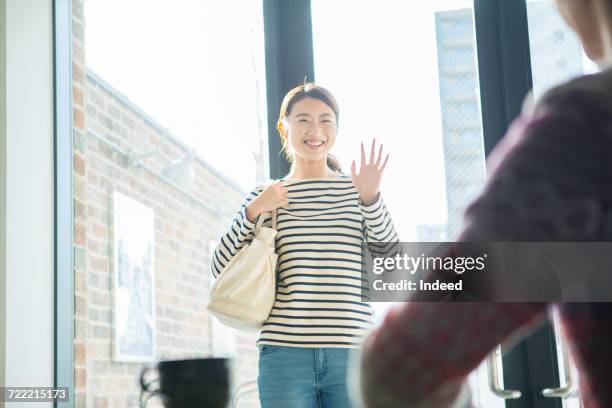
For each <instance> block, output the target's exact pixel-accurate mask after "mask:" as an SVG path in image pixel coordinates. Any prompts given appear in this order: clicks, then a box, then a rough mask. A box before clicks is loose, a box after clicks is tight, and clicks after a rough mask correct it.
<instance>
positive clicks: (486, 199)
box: [361, 70, 612, 408]
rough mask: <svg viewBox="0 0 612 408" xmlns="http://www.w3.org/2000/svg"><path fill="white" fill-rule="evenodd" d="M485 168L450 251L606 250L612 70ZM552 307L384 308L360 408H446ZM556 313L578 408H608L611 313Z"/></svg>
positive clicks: (554, 99) (568, 92)
mask: <svg viewBox="0 0 612 408" xmlns="http://www.w3.org/2000/svg"><path fill="white" fill-rule="evenodd" d="M487 165H488V170H489V174H490V177H489V179H488V181H487V184H486V186H485V188H484V191H483V192H482V194H481V195H480V196H479V197H478V198H477V199H476V200H475V201H474V202H473V203H472V204H471V205H470V206H469V208H468V209H467V212H466V216H465V226H464V228H463V232H462V233H461V234H460V236H459V238H458V241H478V242H501V241H546V242H553V241H572V242H573V241H612V214H611V209H612V70H609V71H606V72H603V73H599V74H596V75H591V76H585V77H582V78H579V79H577V80H574V81H572V82H569V83H567V84H565V85H563V86H560V87H557V88H555V89H553V90H552V91H550V92H548V93H547V94H546V95H545V96H544V97H543V98H542V100H541V101H540V102H539V103H538V104H537V106H536V108H535V109H534V110H532V111H529V112H523V113H522V114H521V116H520V117H519V118H518V119H516V120H515V121H514V122H513V124H512V126H511V127H510V129H509V131H508V134H507V135H506V136H505V137H504V139H503V140H502V141H501V142H500V144H499V145H498V146H497V147H496V149H495V150H494V152H493V153H492V155H491V157H490V158H489V160H488V162H487ZM548 306H549V305H547V304H545V303H496V304H492V303H421V302H413V303H406V304H402V305H401V306H400V307H397V308H395V309H392V310H391V311H390V312H389V314H388V315H387V316H386V318H385V320H384V322H383V324H382V325H381V326H379V327H378V328H377V329H376V330H375V331H374V332H373V333H372V334H371V335H370V336H368V337H367V338H366V339H365V342H364V345H363V350H362V351H363V354H362V358H361V365H362V367H361V368H362V370H361V386H362V390H363V393H364V399H365V402H366V405H367V406H368V407H377V406H385V407H390V406H419V404H423V405H422V406H445V405H446V404H448V403H449V402H450V401H452V400H453V399H454V396H455V395H456V393H457V392H458V389H459V388H460V386H461V384H462V383H463V381H464V380H465V378H466V376H467V375H468V374H469V373H470V371H472V370H473V369H474V368H476V367H477V366H478V365H479V364H480V363H481V361H482V360H483V359H484V358H485V357H486V355H487V354H488V353H489V352H491V351H492V350H493V348H494V347H495V346H496V345H497V344H499V343H501V342H504V341H508V339H509V338H511V339H514V340H516V339H518V338H520V337H522V336H524V335H526V334H527V333H528V332H529V330H530V328H531V327H533V326H534V325H536V324H538V323H541V321H542V319H544V318H546V310H547V308H548ZM556 306H557V307H558V308H559V311H560V315H561V318H562V329H563V334H564V336H565V337H566V339H567V341H568V344H569V347H570V351H571V353H572V355H573V357H574V358H575V360H576V362H577V365H578V368H579V371H580V380H581V381H580V392H581V395H582V398H583V400H584V404H585V407H588V408H601V407H612V375H611V374H610V372H609V370H610V367H612V303H563V304H558V305H556ZM383 394H384V397H382V395H383ZM383 401H384V402H383Z"/></svg>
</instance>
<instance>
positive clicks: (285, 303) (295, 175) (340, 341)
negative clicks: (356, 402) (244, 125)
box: [212, 83, 398, 408]
mask: <svg viewBox="0 0 612 408" xmlns="http://www.w3.org/2000/svg"><path fill="white" fill-rule="evenodd" d="M338 119H339V110H338V104H337V103H336V100H335V99H334V97H333V96H332V95H331V93H330V92H329V91H327V90H326V89H325V88H322V87H320V86H317V85H314V84H312V83H310V84H304V85H300V86H297V87H296V88H294V89H292V90H291V91H289V93H288V94H287V95H286V96H285V98H284V100H283V103H282V106H281V109H280V115H279V119H278V124H277V128H278V131H279V134H280V137H281V138H282V143H283V150H284V151H285V154H286V156H287V158H288V160H289V161H290V162H291V171H290V172H289V174H288V175H287V176H286V177H285V178H284V179H282V180H280V181H278V182H276V183H273V184H270V185H268V186H267V187H263V186H260V187H257V188H256V189H255V190H254V191H253V192H251V194H250V195H249V196H248V198H247V200H246V202H245V203H244V204H243V206H242V208H241V209H240V211H239V213H238V215H237V216H236V219H235V220H234V222H233V224H232V226H231V228H230V230H229V231H228V232H227V233H226V234H225V235H224V236H223V237H222V238H221V242H220V244H219V246H218V247H217V249H216V251H215V253H214V260H213V266H212V272H213V274H214V275H215V277H216V276H218V275H219V274H220V273H222V271H223V267H224V266H225V265H226V264H227V263H228V262H229V260H230V259H231V258H232V256H234V255H235V254H236V253H237V252H238V251H239V250H240V248H241V247H242V246H243V245H245V244H246V243H248V242H250V241H251V240H252V237H253V229H254V226H255V224H256V222H257V220H258V218H259V217H265V219H264V223H263V224H264V225H266V226H269V225H270V223H271V211H277V217H278V219H277V227H278V234H277V237H276V252H277V254H278V255H279V257H278V268H277V293H276V301H275V303H274V307H273V309H272V313H271V314H270V317H269V318H268V320H267V321H266V322H265V324H264V326H263V328H262V330H261V333H260V337H259V339H258V341H257V345H258V348H259V378H258V385H259V398H260V401H261V406H262V407H263V408H272V407H282V408H291V407H304V408H312V407H324V408H341V407H349V406H350V403H349V397H348V393H347V386H346V377H347V372H346V367H347V358H348V351H349V349H351V348H355V347H357V346H358V345H359V344H360V339H361V338H362V337H363V336H364V335H365V334H366V333H367V331H368V329H370V327H371V323H372V309H371V307H370V305H369V304H368V303H366V302H363V301H362V297H361V286H360V285H361V279H362V277H361V273H360V271H361V265H360V262H361V246H362V243H363V242H364V241H367V242H369V243H370V244H371V243H387V242H397V241H398V236H397V233H396V232H395V228H394V226H393V222H392V220H391V218H390V216H389V214H388V212H387V210H386V208H385V205H384V203H383V201H382V197H381V195H380V192H379V188H380V182H381V178H382V175H383V171H384V169H385V166H386V164H387V160H388V158H389V155H387V156H386V157H385V159H384V161H383V160H382V158H383V152H382V145H381V146H380V147H379V148H378V152H376V143H375V141H373V142H372V145H371V147H370V152H369V160H366V152H365V149H364V146H363V143H362V144H361V163H360V166H359V169H358V170H357V166H356V163H355V161H353V163H352V166H351V174H350V176H348V175H344V174H342V173H341V171H340V168H339V166H338V164H337V161H336V160H335V158H334V157H333V156H331V155H330V154H329V151H330V149H331V148H332V147H333V145H334V142H335V140H336V135H337V132H338ZM379 245H382V246H384V244H379Z"/></svg>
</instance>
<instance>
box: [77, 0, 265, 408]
mask: <svg viewBox="0 0 612 408" xmlns="http://www.w3.org/2000/svg"><path fill="white" fill-rule="evenodd" d="M72 7H73V27H72V28H73V50H72V52H73V70H72V75H73V107H74V110H73V123H74V125H73V127H74V131H73V140H74V142H73V166H74V212H75V213H74V226H75V229H74V252H75V260H74V261H75V387H76V390H75V395H76V406H77V407H95V408H102V407H113V408H120V407H136V406H137V405H138V395H139V386H138V377H139V374H140V371H141V370H142V368H143V367H144V366H145V365H144V364H141V363H125V362H117V361H113V358H112V349H113V348H112V346H113V345H112V335H113V330H112V320H113V293H112V287H113V258H112V256H113V251H114V248H112V242H113V241H112V240H113V230H112V218H113V215H112V194H113V191H119V192H120V193H122V194H125V195H127V196H129V197H131V198H133V199H135V200H137V201H139V202H140V203H143V204H145V205H147V206H149V207H151V208H152V209H153V210H154V213H155V283H156V291H155V297H156V343H157V349H156V351H157V358H158V359H159V360H163V359H178V358H187V357H194V356H207V355H210V353H211V350H212V347H213V345H212V343H211V339H212V333H211V321H210V316H209V315H208V313H206V310H205V306H206V299H207V297H208V291H209V288H210V285H211V279H212V278H211V275H210V271H209V261H210V260H209V249H208V248H209V245H210V243H211V242H213V241H216V240H217V239H218V238H219V236H220V234H221V233H222V232H224V231H225V230H226V228H227V227H228V226H229V223H230V221H231V219H232V217H233V216H234V214H235V213H236V211H237V209H238V207H239V205H240V203H241V202H242V200H243V199H244V196H245V192H243V191H241V190H240V189H239V188H238V187H237V186H236V184H235V183H233V182H232V181H231V180H228V179H227V178H225V177H224V176H223V175H221V174H219V173H218V172H216V171H215V170H214V169H213V168H211V167H210V166H209V165H208V164H207V163H206V162H204V161H203V160H196V162H195V170H196V187H195V188H194V189H193V191H191V192H185V191H184V190H181V189H178V188H176V187H175V186H173V185H171V184H169V183H167V182H166V181H164V180H163V179H161V178H160V177H158V176H157V175H156V173H160V172H161V171H162V170H163V169H164V168H165V167H166V166H167V165H168V164H169V163H170V162H171V161H172V160H175V159H179V158H182V157H183V156H184V155H185V153H186V152H187V148H186V146H183V145H182V143H181V142H179V141H178V140H177V139H176V138H175V137H173V136H171V135H167V134H165V133H164V131H163V129H162V128H161V127H160V126H159V125H158V124H157V123H156V122H155V120H154V119H152V118H150V117H149V116H147V115H146V114H145V113H143V112H142V111H141V110H140V109H139V108H138V107H136V106H134V105H133V104H132V103H131V102H130V101H129V100H127V99H126V98H125V97H123V96H122V95H121V93H120V92H119V91H117V90H115V89H113V88H112V87H111V86H110V85H108V84H107V83H105V81H104V80H102V79H101V78H98V77H97V76H96V75H95V74H93V73H90V72H88V71H87V69H86V55H85V46H84V45H85V44H84V35H83V26H84V15H83V1H82V0H73V3H72ZM100 138H102V139H104V140H106V141H108V142H109V143H105V142H102V141H100ZM112 146H115V147H116V149H115V148H114V147H112ZM157 147H159V151H158V154H157V155H155V156H152V157H149V158H146V159H143V160H142V163H143V164H145V165H146V166H147V168H149V169H150V170H146V169H145V168H143V167H141V166H137V165H133V164H130V163H129V162H128V161H127V160H126V156H125V155H124V154H122V153H121V152H120V151H130V150H131V151H134V152H140V153H142V152H149V151H152V150H155V149H156V148H157ZM210 206H213V207H214V206H218V207H220V208H221V209H222V211H221V212H218V211H214V210H211V208H210ZM255 340H256V336H255V335H254V334H249V333H239V335H238V339H237V348H238V353H237V358H236V359H235V367H234V370H233V371H234V373H235V375H236V378H235V382H234V384H235V385H237V384H239V383H242V382H244V381H248V380H254V379H256V376H257V369H256V367H257V350H256V348H255ZM245 402H246V401H245ZM257 405H258V404H257V402H256V395H253V396H252V397H251V398H250V399H249V401H248V404H243V405H241V406H257Z"/></svg>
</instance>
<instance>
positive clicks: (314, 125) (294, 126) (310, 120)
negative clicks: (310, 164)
mask: <svg viewBox="0 0 612 408" xmlns="http://www.w3.org/2000/svg"><path fill="white" fill-rule="evenodd" d="M281 132H282V135H283V138H286V139H288V142H289V149H290V152H292V153H293V154H294V155H295V159H296V160H297V159H302V160H306V161H320V160H326V159H327V154H328V152H329V151H330V149H331V148H332V146H333V145H334V143H335V141H336V133H337V132H338V123H337V120H336V115H335V113H334V111H333V109H332V108H330V107H329V106H328V105H327V104H325V103H324V102H322V101H320V100H318V99H315V98H304V99H302V100H301V101H299V102H296V103H295V104H294V105H293V107H292V108H291V113H290V114H289V117H288V118H287V119H286V120H284V121H283V125H282V131H281Z"/></svg>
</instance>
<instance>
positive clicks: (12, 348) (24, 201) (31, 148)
mask: <svg viewBox="0 0 612 408" xmlns="http://www.w3.org/2000/svg"><path fill="white" fill-rule="evenodd" d="M3 2H4V3H5V4H6V11H5V13H6V14H5V19H6V24H2V25H4V26H5V29H6V102H5V103H6V121H0V126H3V124H6V156H5V157H6V161H5V163H6V171H4V170H3V174H2V177H3V178H5V179H6V192H5V193H6V194H5V196H4V197H3V199H4V200H5V202H6V225H3V227H5V229H6V230H5V231H3V232H5V234H6V235H5V237H6V263H5V269H4V270H3V271H2V272H1V273H3V275H4V276H0V282H1V281H2V280H4V281H5V287H4V294H6V297H5V299H6V310H5V313H6V323H5V324H6V326H5V327H4V328H1V327H0V330H1V329H4V333H0V334H1V336H0V338H4V341H5V349H4V356H3V357H4V360H5V384H6V385H7V386H51V385H53V327H54V326H53V318H54V315H53V285H54V282H53V259H54V253H53V180H54V179H53V66H52V63H53V61H52V45H53V43H52V1H49V0H3ZM0 193H1V192H0ZM4 294H3V295H4ZM3 297H4V296H3ZM1 354H2V351H0V355H1ZM12 405H14V407H15V408H19V407H21V405H23V404H19V403H13V404H7V406H12ZM28 406H52V404H50V403H48V404H40V405H39V404H28Z"/></svg>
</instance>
